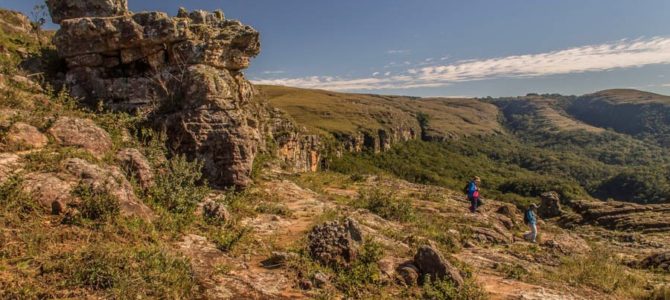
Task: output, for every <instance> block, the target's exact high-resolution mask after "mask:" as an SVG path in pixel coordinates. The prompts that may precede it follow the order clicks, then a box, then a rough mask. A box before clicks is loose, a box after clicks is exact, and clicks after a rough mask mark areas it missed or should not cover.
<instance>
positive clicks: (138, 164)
mask: <svg viewBox="0 0 670 300" xmlns="http://www.w3.org/2000/svg"><path fill="white" fill-rule="evenodd" d="M116 159H117V160H118V161H119V163H121V166H122V168H123V169H124V171H126V173H127V174H129V175H131V176H133V177H135V178H136V179H137V182H138V183H139V184H140V187H142V189H144V190H147V189H148V188H150V187H151V186H153V185H154V173H153V170H152V168H151V164H149V161H148V160H147V158H146V157H145V156H144V155H143V154H142V152H140V151H139V150H137V149H131V148H129V149H123V150H121V151H119V153H117V154H116Z"/></svg>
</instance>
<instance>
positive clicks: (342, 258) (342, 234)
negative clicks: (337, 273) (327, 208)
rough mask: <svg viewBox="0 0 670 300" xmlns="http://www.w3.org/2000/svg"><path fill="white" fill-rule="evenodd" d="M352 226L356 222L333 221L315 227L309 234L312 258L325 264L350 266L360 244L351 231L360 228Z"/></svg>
mask: <svg viewBox="0 0 670 300" xmlns="http://www.w3.org/2000/svg"><path fill="white" fill-rule="evenodd" d="M351 226H355V224H354V223H351V222H344V223H340V222H338V221H333V222H326V223H324V224H322V225H318V226H316V227H314V229H312V231H311V232H310V233H309V235H308V239H309V251H310V254H311V255H312V258H314V259H315V260H316V261H318V262H319V263H321V264H323V265H327V266H332V267H348V266H349V265H350V263H351V262H353V261H354V260H355V259H356V256H357V254H358V246H359V244H358V242H356V241H355V240H354V239H353V238H352V235H351V232H360V229H350V227H351Z"/></svg>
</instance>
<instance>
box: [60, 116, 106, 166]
mask: <svg viewBox="0 0 670 300" xmlns="http://www.w3.org/2000/svg"><path fill="white" fill-rule="evenodd" d="M49 134H51V136H53V137H54V139H55V140H56V142H57V143H58V144H60V145H62V146H72V147H78V148H82V149H84V150H86V151H88V152H89V153H91V154H92V155H93V156H96V157H98V158H99V157H102V156H103V155H104V154H105V153H106V152H107V151H109V150H110V149H111V148H112V138H111V137H110V136H109V134H108V133H107V131H105V130H103V129H102V128H100V127H98V126H97V125H95V123H94V122H93V121H91V120H89V119H79V118H70V117H61V118H59V119H58V120H57V121H56V123H54V125H53V126H52V127H51V128H50V129H49Z"/></svg>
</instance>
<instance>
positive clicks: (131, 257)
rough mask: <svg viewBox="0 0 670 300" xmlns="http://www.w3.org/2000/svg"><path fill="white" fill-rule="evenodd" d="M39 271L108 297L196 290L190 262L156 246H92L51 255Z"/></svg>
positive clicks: (183, 293) (185, 294)
mask: <svg viewBox="0 0 670 300" xmlns="http://www.w3.org/2000/svg"><path fill="white" fill-rule="evenodd" d="M41 269H42V272H43V273H45V274H50V273H59V274H61V275H62V276H64V277H65V280H64V282H62V283H61V284H63V285H64V287H66V288H67V287H70V288H74V287H80V286H85V287H88V288H90V289H93V290H98V291H102V292H104V293H105V294H107V295H109V296H110V298H132V299H139V298H145V297H149V298H154V297H155V298H186V297H188V295H190V293H191V290H192V288H193V287H195V280H194V278H193V270H192V267H191V265H190V263H189V261H188V260H186V259H184V258H181V257H176V256H173V255H171V254H169V253H168V252H167V251H165V250H161V249H160V247H158V246H138V247H126V246H119V245H116V244H112V243H105V244H99V245H95V244H93V245H90V246H87V247H86V248H84V249H82V250H80V251H78V252H76V253H71V254H70V253H61V254H58V255H56V256H53V257H51V258H50V259H49V261H48V262H44V263H43V264H42V266H41Z"/></svg>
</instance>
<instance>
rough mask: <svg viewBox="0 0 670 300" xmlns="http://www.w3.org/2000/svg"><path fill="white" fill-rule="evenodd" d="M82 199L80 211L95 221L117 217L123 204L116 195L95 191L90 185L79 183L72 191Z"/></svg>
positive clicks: (83, 215) (85, 216) (82, 214)
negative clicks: (120, 203)
mask: <svg viewBox="0 0 670 300" xmlns="http://www.w3.org/2000/svg"><path fill="white" fill-rule="evenodd" d="M72 193H73V195H74V196H76V197H79V199H81V204H80V205H79V212H81V216H82V217H84V218H86V219H89V220H93V221H102V222H105V221H110V220H112V219H114V218H116V217H117V216H118V215H119V213H120V211H121V206H120V205H119V200H118V199H116V197H114V196H112V195H110V194H109V193H107V192H101V191H95V190H93V189H92V188H91V187H90V186H88V185H81V184H80V185H79V186H77V187H76V188H75V189H74V191H73V192H72Z"/></svg>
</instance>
